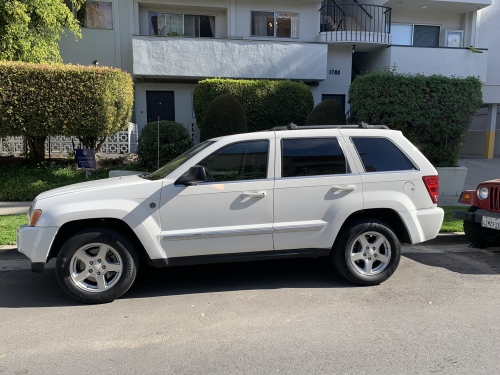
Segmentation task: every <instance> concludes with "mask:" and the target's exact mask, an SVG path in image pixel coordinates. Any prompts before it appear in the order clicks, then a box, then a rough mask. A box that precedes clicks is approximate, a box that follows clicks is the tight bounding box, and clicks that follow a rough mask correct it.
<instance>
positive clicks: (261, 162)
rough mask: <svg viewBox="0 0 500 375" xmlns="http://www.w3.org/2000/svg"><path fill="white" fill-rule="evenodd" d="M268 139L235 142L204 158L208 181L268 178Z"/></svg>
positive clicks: (202, 163) (203, 162)
mask: <svg viewBox="0 0 500 375" xmlns="http://www.w3.org/2000/svg"><path fill="white" fill-rule="evenodd" d="M268 149H269V142H268V141H251V142H241V143H234V144H232V145H229V146H226V147H223V148H222V149H220V150H219V151H217V152H216V153H214V154H212V155H210V156H209V157H207V158H206V159H205V160H203V161H202V162H201V163H199V164H200V165H203V166H204V167H205V170H206V172H207V181H208V182H219V181H240V180H257V179H264V178H267V160H268Z"/></svg>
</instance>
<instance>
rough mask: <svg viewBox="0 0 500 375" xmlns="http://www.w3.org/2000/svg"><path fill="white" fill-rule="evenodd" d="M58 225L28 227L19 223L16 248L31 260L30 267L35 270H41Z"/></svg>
mask: <svg viewBox="0 0 500 375" xmlns="http://www.w3.org/2000/svg"><path fill="white" fill-rule="evenodd" d="M58 230H59V227H30V226H28V225H21V226H20V227H19V228H18V229H17V233H16V237H17V239H16V242H17V250H18V251H19V252H20V253H22V254H24V255H26V256H27V257H28V258H29V259H30V260H31V269H32V270H33V271H35V272H41V271H43V265H44V264H45V263H47V257H48V255H49V251H50V247H51V246H52V242H53V241H54V238H55V236H56V234H57V231H58Z"/></svg>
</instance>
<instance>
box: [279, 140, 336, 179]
mask: <svg viewBox="0 0 500 375" xmlns="http://www.w3.org/2000/svg"><path fill="white" fill-rule="evenodd" d="M281 142H282V143H281V152H282V159H281V176H282V177H299V176H300V177H302V176H322V175H331V174H344V173H346V161H345V156H344V153H343V152H342V149H341V148H340V145H339V142H338V140H337V139H336V138H292V139H283V140H282V141H281Z"/></svg>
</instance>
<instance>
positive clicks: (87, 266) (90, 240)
mask: <svg viewBox="0 0 500 375" xmlns="http://www.w3.org/2000/svg"><path fill="white" fill-rule="evenodd" d="M137 265H138V261H137V254H136V252H135V250H134V248H133V246H132V245H131V243H130V242H129V241H128V240H127V239H126V238H125V237H124V236H122V235H121V234H119V233H117V232H115V231H113V230H109V229H105V228H92V229H86V230H83V231H81V232H78V233H76V234H75V235H73V236H72V237H70V238H69V239H68V240H67V241H66V242H65V243H64V245H63V246H62V248H61V251H60V252H59V255H58V256H57V261H56V277H57V281H58V282H59V285H60V286H61V287H62V289H63V290H64V291H65V292H66V293H67V294H69V295H70V296H71V297H73V298H75V299H77V300H79V301H81V302H85V303H106V302H112V301H113V300H115V299H116V298H119V297H120V296H122V295H123V294H125V292H126V291H127V290H128V289H129V288H130V287H131V286H132V283H133V282H134V280H135V276H136V274H137Z"/></svg>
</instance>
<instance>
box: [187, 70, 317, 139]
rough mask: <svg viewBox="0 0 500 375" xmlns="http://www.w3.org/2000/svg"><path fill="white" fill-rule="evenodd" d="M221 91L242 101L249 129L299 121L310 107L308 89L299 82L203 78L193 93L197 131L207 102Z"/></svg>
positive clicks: (303, 122) (308, 111) (311, 106)
mask: <svg viewBox="0 0 500 375" xmlns="http://www.w3.org/2000/svg"><path fill="white" fill-rule="evenodd" d="M222 94H231V95H233V96H234V97H235V98H236V99H238V101H239V102H240V103H241V104H242V105H243V108H244V109H245V114H246V117H247V127H248V131H250V132H253V131H260V130H267V129H269V128H272V127H275V126H283V125H286V124H288V123H290V122H294V123H296V124H298V125H303V124H305V122H306V119H307V116H308V115H309V113H311V111H312V109H313V107H314V100H313V97H312V94H311V90H309V87H308V86H307V85H306V84H304V83H301V82H291V81H271V80H235V79H220V78H215V79H206V80H203V81H200V82H199V83H198V85H197V86H196V89H195V90H194V96H193V104H194V112H195V114H196V121H197V123H198V127H199V128H200V131H203V123H204V118H205V112H206V110H207V108H208V106H209V104H210V103H211V102H212V100H214V99H215V98H216V97H217V96H219V95H222Z"/></svg>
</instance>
